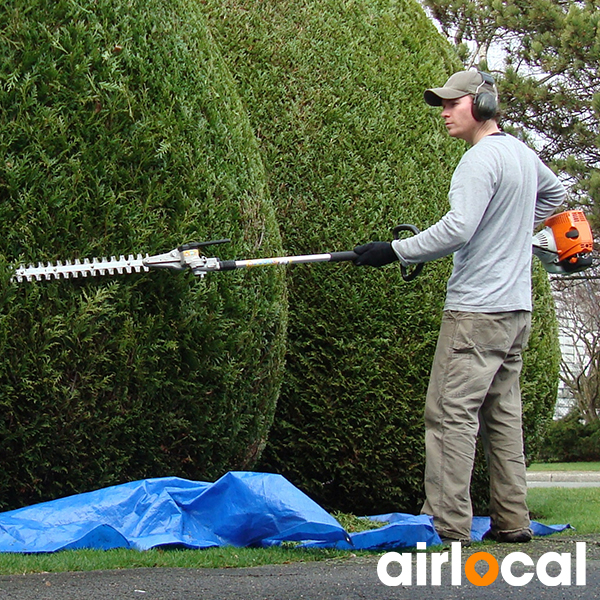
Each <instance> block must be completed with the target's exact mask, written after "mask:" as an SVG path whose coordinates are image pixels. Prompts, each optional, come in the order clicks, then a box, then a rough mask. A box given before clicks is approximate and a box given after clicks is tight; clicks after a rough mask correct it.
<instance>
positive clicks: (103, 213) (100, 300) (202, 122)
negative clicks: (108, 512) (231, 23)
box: [0, 0, 287, 508]
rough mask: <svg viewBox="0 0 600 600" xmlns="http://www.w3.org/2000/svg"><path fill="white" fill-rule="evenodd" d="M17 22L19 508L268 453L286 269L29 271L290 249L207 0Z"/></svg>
mask: <svg viewBox="0 0 600 600" xmlns="http://www.w3.org/2000/svg"><path fill="white" fill-rule="evenodd" d="M0 31H1V32H2V33H1V35H0V156H1V159H0V233H1V235H0V263H1V265H0V267H1V268H0V406H1V411H0V448H1V453H2V460H1V461H0V508H14V507H16V506H21V505H23V504H27V503H30V502H33V501H37V500H44V499H48V498H51V497H55V496H59V495H64V494H68V493H74V492H80V491H85V490H89V489H93V488H97V487H101V486H103V485H108V484H113V483H119V482H123V481H126V480H129V479H135V478H142V477H149V476H152V477H154V476H166V475H179V476H187V477H192V478H202V479H204V478H215V477H218V476H220V475H221V474H222V473H223V472H225V471H226V470H228V469H243V468H250V467H251V466H252V465H253V464H254V462H255V461H256V458H257V456H258V455H259V454H260V451H261V449H262V447H263V446H264V443H265V439H266V435H267V431H268V429H269V426H270V424H271V422H272V419H273V412H274V409H275V402H276V399H277V395H278V392H279V386H280V383H281V376H282V368H283V367H282V360H283V354H284V346H285V324H286V313H287V301H286V288H285V281H284V279H283V275H282V272H281V271H280V270H276V269H273V270H257V271H254V272H251V273H245V274H241V273H229V274H214V275H210V276H208V277H207V278H206V279H205V280H204V281H201V280H199V279H196V278H194V276H193V275H192V274H191V273H176V272H164V271H163V272H159V271H153V272H150V273H144V274H130V275H124V276H120V277H114V278H110V277H105V278H97V279H93V278H87V279H78V280H70V281H63V280H60V281H48V282H38V283H23V284H18V285H17V284H15V283H13V282H12V281H11V280H10V278H11V274H12V268H13V267H14V266H15V265H17V264H20V263H25V264H28V263H36V262H37V261H55V260H64V259H69V258H70V259H75V258H84V257H93V256H110V255H119V254H128V253H130V252H133V253H137V252H142V253H145V252H148V253H150V254H155V253H161V252H166V251H168V250H171V249H172V248H174V247H176V246H178V245H180V244H182V243H184V242H189V241H194V240H195V241H203V240H207V239H214V238H222V237H231V238H232V240H233V241H232V243H231V244H230V245H229V246H227V247H215V248H213V249H209V250H208V252H209V253H215V254H216V253H219V254H221V256H222V257H223V258H233V257H235V256H245V255H254V256H260V255H263V254H264V255H266V256H269V255H272V254H273V253H279V252H281V239H280V236H279V230H278V226H277V223H276V220H275V215H274V210H273V206H272V203H271V200H270V197H269V192H268V189H267V188H266V186H265V175H264V169H263V165H262V162H261V157H260V155H259V152H258V148H257V145H256V141H255V138H254V135H253V132H252V130H251V128H250V125H249V122H248V119H247V114H246V112H245V109H244V107H243V105H242V103H241V101H240V99H239V96H238V94H237V92H236V87H235V84H234V82H233V80H232V78H231V76H230V74H229V72H228V71H227V68H226V67H225V65H224V62H223V60H222V58H221V56H220V54H219V52H218V50H217V48H216V46H215V44H214V42H213V40H212V39H211V37H210V35H209V33H208V31H207V28H206V25H205V22H204V19H203V17H202V15H201V14H200V12H199V10H198V7H197V5H196V4H195V3H194V2H189V1H186V0H128V1H127V2H124V1H115V0H81V1H80V2H72V1H70V0H54V1H53V2H46V1H42V0H7V1H6V2H3V3H2V5H1V7H0ZM209 255H210V254H209Z"/></svg>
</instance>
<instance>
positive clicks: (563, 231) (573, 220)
mask: <svg viewBox="0 0 600 600" xmlns="http://www.w3.org/2000/svg"><path fill="white" fill-rule="evenodd" d="M545 224H546V226H547V227H550V229H552V233H553V235H554V242H555V243H556V249H557V252H558V259H559V260H560V261H561V262H562V261H569V260H572V261H576V260H577V256H580V255H582V254H587V253H589V252H592V250H593V249H594V236H593V234H592V229H591V227H590V224H589V223H588V220H587V219H586V217H585V214H584V212H583V211H582V210H567V211H565V212H562V213H559V214H557V215H553V216H552V217H550V218H548V219H547V220H546V223H545Z"/></svg>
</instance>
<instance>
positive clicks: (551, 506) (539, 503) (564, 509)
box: [527, 487, 600, 534]
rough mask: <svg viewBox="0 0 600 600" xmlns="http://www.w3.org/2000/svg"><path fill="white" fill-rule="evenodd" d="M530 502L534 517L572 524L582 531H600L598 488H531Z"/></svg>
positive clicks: (553, 522) (529, 492)
mask: <svg viewBox="0 0 600 600" xmlns="http://www.w3.org/2000/svg"><path fill="white" fill-rule="evenodd" d="M527 503H528V504H529V510H530V512H531V518H532V519H533V520H534V521H539V522H540V523H545V524H546V525H559V524H562V525H565V524H567V523H568V524H569V525H572V526H573V527H574V528H575V529H576V530H577V532H578V533H581V534H584V533H600V493H598V488H593V487H589V488H551V487H549V488H545V487H540V488H530V489H529V490H528V492H527Z"/></svg>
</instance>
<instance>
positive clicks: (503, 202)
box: [392, 134, 565, 312]
mask: <svg viewBox="0 0 600 600" xmlns="http://www.w3.org/2000/svg"><path fill="white" fill-rule="evenodd" d="M448 197H449V200H450V210H449V211H448V212H447V213H446V215H444V217H442V219H440V220H439V221H438V222H437V223H435V224H434V225H432V226H431V227H429V228H428V229H426V230H424V231H422V232H421V233H420V234H418V235H415V236H413V237H410V238H406V239H402V240H396V241H394V242H393V243H392V247H393V248H394V251H395V252H396V254H397V255H398V258H399V259H400V261H401V262H403V263H404V264H405V265H409V264H416V263H420V262H427V261H430V260H434V259H436V258H441V257H442V256H446V255H448V254H452V253H454V269H453V271H452V275H451V277H450V279H449V280H448V286H447V294H446V304H445V309H446V310H460V311H469V312H505V311H514V310H529V311H530V310H531V308H532V307H531V241H532V240H531V238H532V235H533V230H534V226H537V225H538V224H540V223H542V222H543V221H544V219H546V218H547V217H548V216H550V215H551V214H552V213H553V212H554V211H555V210H556V208H557V207H558V206H560V205H561V204H562V202H563V200H564V198H565V189H564V187H563V185H562V184H561V183H560V181H559V180H558V178H557V177H556V175H554V173H553V172H552V171H551V170H550V169H549V168H548V167H546V166H545V165H544V164H543V163H542V162H541V160H540V159H539V158H538V156H537V155H536V154H535V152H534V151H533V150H531V149H530V148H528V147H527V146H526V145H525V144H523V143H522V142H520V141H519V140H517V139H516V138H514V137H512V136H510V135H505V134H495V135H489V136H486V137H484V138H483V139H482V140H480V141H479V142H478V143H477V144H475V145H474V146H473V147H471V148H470V149H469V150H468V151H467V152H466V153H465V154H464V156H463V157H462V159H461V161H460V163H459V165H458V166H457V168H456V170H455V172H454V175H453V176H452V182H451V184H450V192H449V195H448Z"/></svg>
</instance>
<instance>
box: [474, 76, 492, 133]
mask: <svg viewBox="0 0 600 600" xmlns="http://www.w3.org/2000/svg"><path fill="white" fill-rule="evenodd" d="M479 74H480V75H481V84H480V85H479V87H478V88H477V90H476V92H475V98H474V99H473V117H474V118H475V120H476V121H489V120H490V119H493V118H494V117H495V116H496V113H497V112H498V92H497V91H496V82H495V81H494V78H493V77H492V76H491V75H490V74H489V73H484V72H483V71H479ZM485 84H488V85H489V86H491V87H492V89H493V90H494V91H493V92H490V91H489V90H481V91H479V90H480V89H481V87H482V86H483V85H485Z"/></svg>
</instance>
